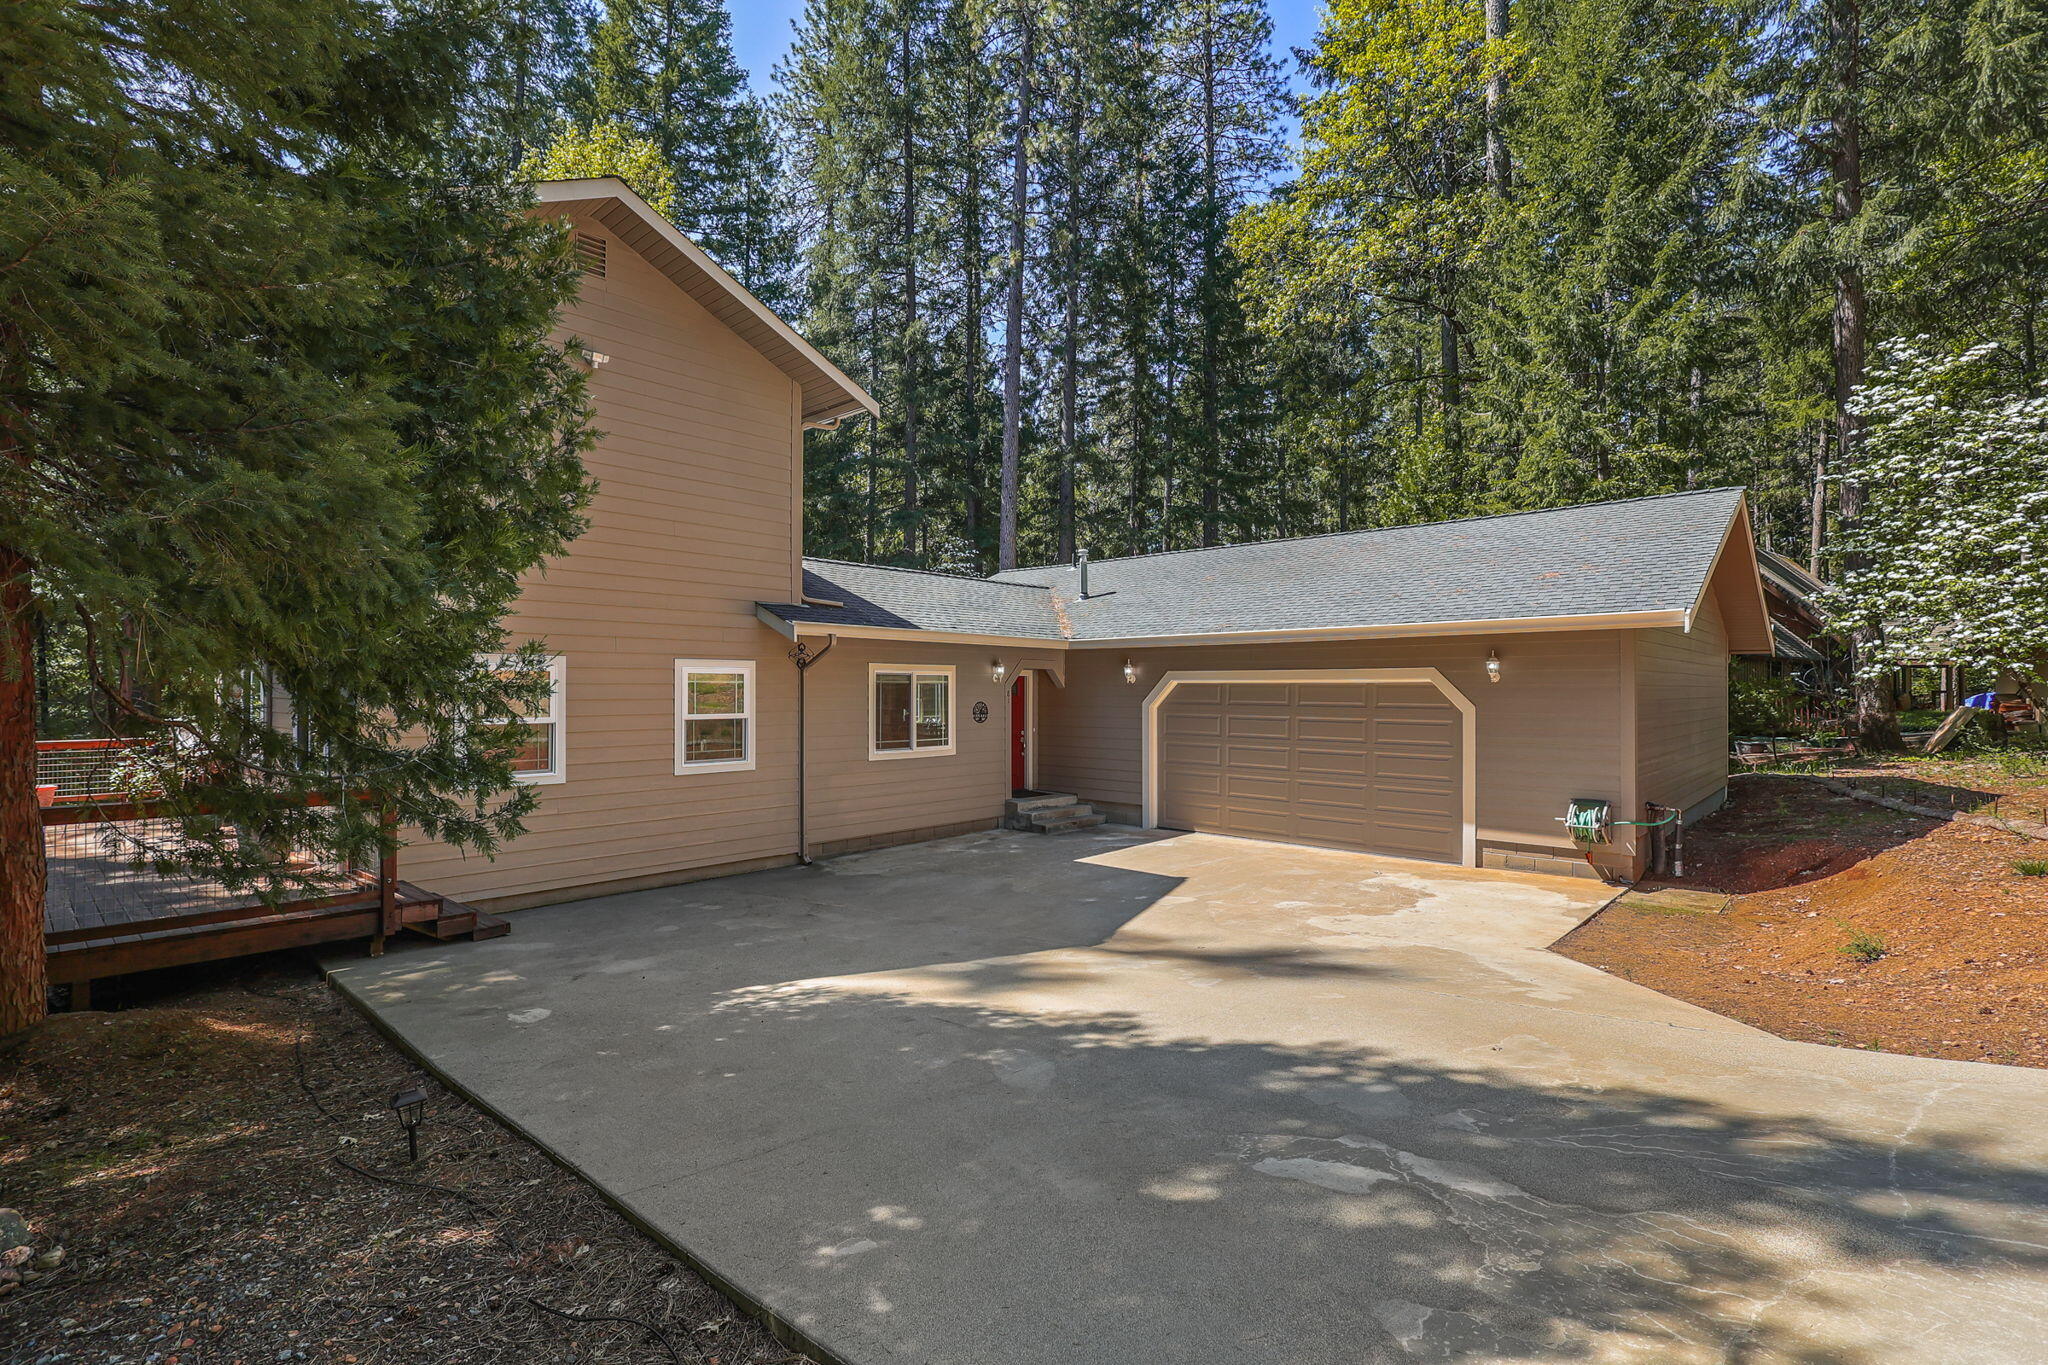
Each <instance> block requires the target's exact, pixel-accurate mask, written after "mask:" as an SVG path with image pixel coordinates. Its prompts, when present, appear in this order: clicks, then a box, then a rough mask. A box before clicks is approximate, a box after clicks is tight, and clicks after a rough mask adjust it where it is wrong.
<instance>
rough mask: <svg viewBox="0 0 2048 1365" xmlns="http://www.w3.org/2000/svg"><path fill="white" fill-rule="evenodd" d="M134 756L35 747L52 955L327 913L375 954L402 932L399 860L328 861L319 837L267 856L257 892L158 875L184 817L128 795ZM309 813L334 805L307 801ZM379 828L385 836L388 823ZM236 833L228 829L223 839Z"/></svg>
mask: <svg viewBox="0 0 2048 1365" xmlns="http://www.w3.org/2000/svg"><path fill="white" fill-rule="evenodd" d="M132 747H133V745H132V742H131V741H125V740H42V741H38V743H37V745H36V785H37V787H38V788H40V789H42V790H41V791H39V793H38V795H39V796H40V797H41V798H42V799H43V810H42V824H43V852H44V857H45V862H46V867H47V869H48V876H49V889H48V892H47V895H46V898H45V929H46V932H45V935H44V938H45V942H46V944H47V945H48V946H49V947H50V948H51V949H52V950H53V951H56V950H61V949H67V948H75V947H78V946H80V945H90V944H99V943H108V942H111V941H114V940H123V939H130V938H133V937H134V936H136V935H150V934H160V933H165V932H167V931H171V930H186V929H193V928H195V927H198V926H219V927H221V928H222V929H223V930H226V929H230V928H232V927H233V926H235V925H239V924H249V923H254V922H256V921H265V922H270V923H276V922H278V921H281V920H288V919H291V918H294V917H307V916H311V915H313V914H315V913H318V912H330V911H331V912H335V913H343V912H349V913H352V914H353V915H355V916H357V917H359V918H361V919H363V920H365V921H366V922H367V923H368V924H369V926H370V930H371V932H373V934H374V936H375V939H376V943H377V945H378V946H380V947H381V944H382V941H383V939H384V938H385V937H386V936H387V935H389V934H393V933H396V932H397V931H398V929H399V927H400V920H401V914H400V910H401V907H400V892H399V881H398V860H397V858H396V856H395V855H392V854H385V855H383V856H381V857H376V858H373V859H369V860H365V861H363V862H358V863H352V862H349V861H346V860H343V859H339V858H336V857H335V856H333V854H332V853H331V852H330V851H328V849H327V848H326V846H325V844H326V841H323V840H321V839H319V838H318V837H317V832H315V833H309V834H308V835H306V836H305V837H302V838H299V839H297V840H294V841H293V842H292V843H291V844H290V845H288V846H279V847H274V848H266V849H265V850H264V856H263V857H262V858H261V859H259V860H258V862H259V864H261V865H262V866H263V867H264V870H265V872H266V873H267V874H268V875H264V876H259V878H258V883H257V884H253V885H244V886H238V887H230V886H227V885H225V884H223V883H221V882H218V881H214V880H211V879H208V878H205V877H196V876H191V875H187V874H184V873H181V872H176V871H169V870H159V868H160V867H164V866H166V865H167V864H169V863H170V862H171V861H172V860H171V857H170V855H171V853H172V851H173V850H175V848H176V847H177V846H178V844H179V843H180V842H181V838H182V835H183V833H184V830H183V829H182V827H181V824H182V821H184V820H185V819H188V818H189V817H190V815H191V812H189V811H173V810H171V809H170V808H169V807H167V806H166V805H165V804H164V803H162V802H161V801H159V800H156V799H154V796H155V794H154V793H151V792H148V791H141V792H137V791H135V790H132V788H133V786H134V784H133V783H132V781H130V780H129V775H128V774H127V773H126V772H125V771H124V764H125V763H126V762H127V760H128V754H127V750H128V749H130V748H132ZM51 788H54V789H55V790H54V792H53V791H51V790H50V789H51ZM308 804H309V805H312V806H316V807H318V806H326V805H329V804H331V802H330V801H329V800H328V799H326V798H322V797H314V798H312V799H311V800H310V801H309V802H308ZM202 814H203V813H202ZM386 823H387V828H388V827H389V823H390V817H389V816H388V815H387V816H386ZM237 835H238V832H237V831H235V830H234V829H233V828H232V827H230V829H229V830H228V831H227V834H226V837H227V838H228V839H230V840H233V839H235V838H236V837H237ZM263 883H268V885H267V886H265V885H263Z"/></svg>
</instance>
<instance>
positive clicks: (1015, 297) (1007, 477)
mask: <svg viewBox="0 0 2048 1365" xmlns="http://www.w3.org/2000/svg"><path fill="white" fill-rule="evenodd" d="M1017 19H1018V24H1019V26H1020V27H1019V31H1018V34H1017V127H1016V130H1015V133H1014V135H1013V136H1012V139H1011V147H1010V287H1009V298H1008V301H1007V302H1006V304H1005V305H1004V317H1003V344H1004V347H1005V354H1004V356H1003V506H1002V527H1001V530H1000V531H999V532H998V538H997V544H996V567H997V568H999V569H1014V568H1016V567H1017V485H1018V470H1019V465H1020V463H1021V449H1020V442H1021V439H1022V436H1023V430H1022V428H1023V421H1024V248H1025V240H1024V238H1025V228H1026V226H1027V225H1026V222H1025V214H1026V212H1027V210H1028V209H1029V208H1030V203H1031V192H1030V175H1031V9H1030V6H1029V5H1028V4H1020V5H1019V6H1018V8H1017Z"/></svg>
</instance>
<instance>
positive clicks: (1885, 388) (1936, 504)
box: [1824, 339, 2048, 682]
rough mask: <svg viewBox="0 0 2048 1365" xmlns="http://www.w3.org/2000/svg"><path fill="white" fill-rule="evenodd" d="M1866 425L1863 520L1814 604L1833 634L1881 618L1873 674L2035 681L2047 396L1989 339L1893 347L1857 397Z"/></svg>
mask: <svg viewBox="0 0 2048 1365" xmlns="http://www.w3.org/2000/svg"><path fill="white" fill-rule="evenodd" d="M1857 409H1858V411H1859V412H1860V413H1861V414H1862V416H1863V418H1864V420H1865V422H1866V423H1867V424H1868V425H1867V427H1866V429H1865V433H1864V435H1863V438H1862V443H1861V449H1860V450H1859V451H1858V452H1857V459H1856V464H1857V477H1858V478H1859V480H1861V481H1862V482H1863V483H1864V485H1865V486H1866V488H1867V490H1868V500H1867V502H1866V504H1865V507H1864V513H1863V516H1862V517H1861V518H1860V519H1859V520H1858V523H1857V524H1856V525H1855V526H1852V527H1849V528H1847V530H1846V531H1845V533H1844V534H1843V536H1842V538H1841V540H1840V541H1839V542H1838V544H1837V547H1836V548H1837V549H1839V550H1840V551H1841V552H1842V553H1843V556H1844V559H1845V562H1847V563H1849V564H1851V565H1856V566H1859V567H1855V568H1851V569H1848V570H1845V571H1844V572H1842V573H1841V574H1840V575H1839V576H1838V578H1837V581H1836V583H1835V585H1834V587H1833V588H1832V589H1830V591H1829V592H1828V593H1827V595H1826V597H1825V599H1824V602H1825V609H1826V610H1827V611H1828V613H1829V615H1830V618H1831V624H1833V625H1834V626H1835V628H1837V629H1839V630H1842V631H1844V632H1846V631H1848V630H1850V629H1853V628H1857V627H1865V628H1867V627H1872V626H1875V627H1879V628H1880V629H1881V632H1882V639H1881V641H1878V642H1875V643H1873V644H1872V645H1871V646H1870V647H1868V648H1866V649H1865V651H1864V657H1863V658H1861V659H1859V660H1858V665H1859V669H1860V670H1861V671H1864V672H1865V673H1866V674H1867V673H1873V672H1875V671H1877V670H1880V669H1883V668H1885V667H1887V666H1890V665H1892V664H1897V663H1927V662H1934V661H1945V662H1951V663H1959V664H1963V665H1966V666H1971V667H1974V668H1979V669H1986V670H1998V671H2005V670H2011V671H2013V672H2016V673H2018V674H2019V675H2020V676H2021V677H2023V678H2031V679H2033V680H2035V681H2037V682H2038V681H2041V680H2042V679H2043V674H2044V670H2048V397H2043V396H2041V395H2038V394H2035V393H2031V392H2028V391H2027V386H2026V385H2025V384H2024V383H2023V381H2022V380H2021V378H2020V376H2019V374H2018V367H2017V366H2016V365H2015V364H2014V363H2013V361H2012V357H2011V356H2010V355H2008V354H2007V353H2005V352H2004V351H2003V350H2002V349H2001V348H2000V347H1998V346H1995V345H1986V346H1979V347H1976V348H1974V349H1971V350H1968V351H1965V352H1963V353H1961V354H1959V355H1958V354H1953V353H1951V354H1943V353H1941V352H1940V351H1938V350H1936V349H1935V348H1934V347H1933V346H1932V345H1931V344H1930V343H1928V342H1927V341H1926V340H1925V339H1920V340H1916V341H1912V342H1906V343H1901V344H1898V345H1895V346H1893V347H1891V348H1890V349H1889V350H1888V351H1887V352H1886V353H1885V354H1884V356H1883V357H1882V358H1881V360H1880V362H1879V364H1878V365H1877V366H1876V367H1875V368H1874V369H1873V370H1872V372H1871V376H1870V381H1869V383H1868V384H1867V385H1866V386H1865V387H1864V389H1863V390H1862V392H1861V394H1860V395H1859V398H1858V400H1857Z"/></svg>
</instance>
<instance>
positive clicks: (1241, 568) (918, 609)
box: [770, 488, 1742, 640]
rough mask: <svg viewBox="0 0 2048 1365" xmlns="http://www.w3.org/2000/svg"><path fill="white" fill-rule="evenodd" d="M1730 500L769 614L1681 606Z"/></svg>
mask: <svg viewBox="0 0 2048 1365" xmlns="http://www.w3.org/2000/svg"><path fill="white" fill-rule="evenodd" d="M1741 501H1742V490H1741V489H1739V488H1715V489H1707V490H1703V491H1699V492H1692V493H1670V494H1665V495H1662V496H1659V497H1650V498H1635V499H1630V500H1628V501H1623V502H1605V503H1589V504H1586V505H1584V506H1580V507H1562V508H1554V509H1551V510H1548V511H1542V512H1519V513H1514V514H1510V515H1504V516H1492V517H1475V518H1471V519H1468V520H1464V521H1448V522H1436V523H1433V524H1430V525H1425V526H1399V527H1391V528H1388V529H1384V530H1376V531H1350V532H1340V533H1338V534H1334V535H1323V536H1309V537H1305V538H1301V539H1296V540H1277V541H1266V542H1262V543H1258V544H1250V545H1228V546H1220V547H1217V548H1214V549H1207V550H1177V551H1171V552H1168V553H1165V554H1153V555H1140V556H1136V557H1134V558H1129V559H1107V560H1097V561H1095V562H1094V563H1093V564H1091V565H1090V566H1089V570H1088V574H1089V585H1088V586H1089V594H1088V596H1087V598H1086V599H1082V598H1081V597H1080V594H1079V583H1078V579H1079V574H1078V571H1077V570H1076V569H1075V567H1074V566H1073V565H1071V564H1057V565H1049V566H1046V567H1043V568H1036V569H1014V570H1011V571H1009V572H1008V573H1002V574H998V575H996V576H995V577H994V578H992V579H970V578H957V577H951V576H948V575H944V574H926V573H917V572H913V571H910V570H903V569H882V568H875V567H872V566H865V565H854V564H838V563H834V562H831V561H823V560H807V561H805V563H806V566H807V571H806V574H807V586H806V589H805V591H806V594H807V595H812V596H819V597H828V598H834V599H836V600H840V601H844V602H845V603H846V607H845V608H844V609H843V610H841V609H831V608H816V607H801V608H784V607H773V608H770V610H772V611H774V612H776V613H777V614H778V615H781V616H782V617H783V619H785V620H793V621H797V620H800V621H819V622H840V623H844V624H848V625H891V626H899V627H909V628H913V629H924V630H943V631H952V632H960V633H969V634H977V635H1017V636H1023V637H1027V638H1035V639H1060V638H1066V639H1070V640H1119V639H1143V638H1149V637H1157V636H1175V635H1223V634H1234V633H1247V632H1263V631H1288V630H1328V629H1342V628H1345V627H1366V628H1370V627H1380V628H1385V627H1398V626H1406V625H1414V626H1428V625H1438V624H1444V623H1451V622H1464V621H1473V622H1481V621H1485V622H1494V621H1500V622H1505V621H1516V620H1525V619H1529V618H1535V617H1560V616H1605V615H1611V614H1621V613H1633V612H1685V611H1689V610H1690V609H1691V608H1692V606H1693V604H1694V603H1695V602H1697V601H1698V600H1699V596H1700V593H1701V591H1702V589H1703V588H1704V586H1705V584H1706V581H1707V575H1708V573H1709V571H1710V570H1711V569H1712V567H1713V564H1714V558H1715V555H1716V554H1717V553H1718V552H1719V550H1720V547H1721V542H1722V540H1723V539H1724V538H1725V537H1726V535H1727V531H1728V526H1729V523H1730V521H1731V520H1732V519H1733V517H1734V516H1735V513H1736V509H1737V508H1738V507H1739V506H1740V505H1741ZM812 575H815V577H816V579H817V586H816V587H815V588H813V587H811V586H809V579H810V577H811V576H812ZM1020 589H1030V590H1034V591H1032V592H1029V593H1027V592H1023V591H1020ZM1045 589H1050V590H1051V591H1049V592H1046V591H1043V590H1045ZM856 603H858V605H856Z"/></svg>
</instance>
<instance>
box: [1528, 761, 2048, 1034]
mask: <svg viewBox="0 0 2048 1365" xmlns="http://www.w3.org/2000/svg"><path fill="white" fill-rule="evenodd" d="M1923 773H1925V775H1924V776H1923V775H1922V774H1923ZM1834 775H1835V776H1837V777H1838V778H1839V780H1843V781H1849V782H1853V783H1857V784H1858V785H1868V786H1870V787H1872V788H1877V789H1881V790H1883V791H1884V792H1885V794H1887V795H1893V796H1904V797H1907V798H1908V799H1912V800H1915V801H1923V802H1931V803H1932V804H1936V805H1943V804H1946V800H1945V799H1944V798H1945V795H1946V792H1947V791H1949V790H1954V791H1957V792H1967V793H1971V795H1969V796H1968V797H1964V798H1959V799H1958V800H1957V801H1956V804H1958V805H1961V806H1962V807H1963V808H1964V809H1988V808H1989V804H1990V798H1991V797H1992V796H1994V795H2000V796H2003V797H2005V798H2006V800H2005V802H2004V804H2005V805H2007V806H2009V807H2010V806H2016V805H2019V804H2021V803H2028V804H2032V803H2034V802H2036V801H2037V799H2039V798H2041V797H2043V796H2044V794H2048V793H2044V792H2043V790H2042V785H2037V784H2035V783H2033V782H2031V781H2030V780H2028V779H2025V778H2021V779H2017V780H2015V779H2013V778H2011V777H2010V776H2009V775H2008V774H2005V773H2002V772H2000V771H1998V770H1996V769H1992V768H1989V767H1988V766H1987V765H1983V764H1977V765H1975V766H1974V768H1973V765H1971V764H1969V763H1967V762H1963V761H1958V762H1956V763H1952V764H1946V765H1942V769H1941V772H1940V773H1939V774H1935V773H1931V772H1926V769H1925V766H1923V765H1906V764H1900V765H1894V766H1891V767H1885V768H1877V767H1873V768H1869V769H1868V770H1866V771H1853V770H1852V771H1844V772H1841V773H1838V774H1834ZM1687 853H1688V864H1689V865H1688V867H1687V873H1688V875H1687V876H1686V877H1684V878H1682V879H1668V878H1667V879H1663V882H1662V884H1664V885H1680V886H1686V887H1691V888H1695V889H1700V890H1713V891H1723V892H1729V893H1732V894H1733V896H1734V899H1733V900H1732V901H1731V902H1729V903H1728V906H1727V908H1726V909H1725V910H1723V911H1721V912H1720V913H1714V912H1712V911H1711V910H1702V909H1683V908H1679V907H1676V906H1660V905H1655V904H1652V903H1648V902H1639V901H1633V900H1632V899H1630V898H1624V899H1623V900H1621V901H1619V902H1617V903H1616V904H1615V905H1614V906H1612V907H1610V908H1609V909H1608V910H1606V911H1603V912H1602V913H1601V914H1600V915H1598V916H1596V917H1595V918H1594V919H1592V920H1591V921H1589V922H1588V923H1587V924H1585V925H1584V926H1583V927H1581V928H1580V929H1578V930H1577V931H1575V932H1574V933H1572V934H1570V935H1568V936H1567V937H1566V938H1565V939H1564V940H1563V941H1561V942H1560V943H1559V944H1558V945H1557V950H1558V951H1559V952H1562V953H1564V954H1566V955H1567V956H1569V957H1572V958H1575V959H1577V960H1579V961H1581V962H1586V963H1590V964H1592V965H1594V966H1597V967H1601V968H1603V969H1605V970H1607V971H1611V972H1615V973H1617V974H1619V975H1622V976H1625V977H1628V978H1629V979H1631V980H1634V981H1638V982H1641V983H1642V984H1644V985H1647V986H1651V987H1654V988H1655V989H1657V990H1660V991H1663V992H1665V993H1666V994H1669V995H1674V996H1677V997H1679V998H1681V999H1684V1000H1688V1001H1691V1002H1692V1003H1694V1004H1697V1005H1702V1006H1705V1007H1706V1008H1708V1009H1711V1010H1715V1011H1717V1012H1719V1013H1722V1014H1726V1015H1729V1016H1731V1017H1733V1018H1736V1019H1740V1020H1743V1021H1744V1022H1746V1023H1750V1024H1754V1025H1756V1026H1757V1027H1759V1028H1764V1029H1768V1030H1770V1031H1771V1032H1773V1033H1776V1034H1779V1035H1781V1036H1783V1037H1787V1038H1798V1039H1803V1040H1807V1041H1812V1042H1824V1043H1835V1044H1840V1045H1843V1046H1848V1047H1863V1048H1874V1049H1882V1050H1885V1051H1890V1052H1904V1053H1913V1054H1918V1055H1922V1056H1932V1057H1947V1058H1952V1059H1958V1060H1974V1061H1990V1062H2005V1063H2010V1064H2015V1065H2021V1066H2048V877H2044V876H2024V875H2022V874H2021V873H2020V872H2019V871H2018V870H2016V868H2015V866H2014V864H2015V863H2017V862H2024V861H2026V860H2029V859H2037V858H2048V843H2043V842H2041V841H2038V840H2029V839H2026V838H2023V837H2021V836H2019V835H2016V834H2013V833H2008V832H2006V831H2004V830H2001V829H1996V828H1988V827H1985V826H1981V825H1973V824H1962V823H1946V822H1941V821H1936V820H1925V819H1919V818H1916V817H1913V816H1907V815H1899V814H1895V813H1893V812H1892V811H1889V810H1885V809H1882V808H1879V807H1874V806H1870V805H1866V804H1863V803H1861V802H1858V801H1854V800H1851V799H1849V798H1847V797H1842V796H1837V795H1833V794H1831V793H1829V792H1828V791H1826V790H1825V789H1823V788H1821V787H1819V786H1817V785H1816V784H1814V783H1812V782H1809V781H1806V780H1803V779H1801V778H1796V777H1778V776H1765V775H1745V776H1739V777H1737V778H1735V779H1734V781H1733V783H1732V786H1731V800H1730V804H1729V806H1728V808H1727V809H1726V810H1725V811H1723V812H1721V813H1720V814H1718V815H1716V816H1713V817H1711V818H1710V819H1709V820H1707V821H1705V822H1703V823H1702V825H1701V826H1700V827H1699V828H1698V829H1697V830H1696V831H1694V832H1692V833H1690V834H1689V835H1688V849H1687ZM1859 936H1861V937H1860V939H1859ZM1852 942H1861V943H1862V944H1863V945H1864V952H1865V954H1866V955H1868V954H1870V953H1872V952H1881V953H1882V956H1878V957H1876V958H1875V960H1871V961H1864V960H1859V958H1858V957H1856V956H1852V955H1851V953H1850V952H1849V949H1850V948H1851V946H1852Z"/></svg>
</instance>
